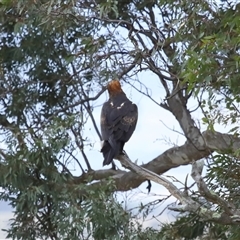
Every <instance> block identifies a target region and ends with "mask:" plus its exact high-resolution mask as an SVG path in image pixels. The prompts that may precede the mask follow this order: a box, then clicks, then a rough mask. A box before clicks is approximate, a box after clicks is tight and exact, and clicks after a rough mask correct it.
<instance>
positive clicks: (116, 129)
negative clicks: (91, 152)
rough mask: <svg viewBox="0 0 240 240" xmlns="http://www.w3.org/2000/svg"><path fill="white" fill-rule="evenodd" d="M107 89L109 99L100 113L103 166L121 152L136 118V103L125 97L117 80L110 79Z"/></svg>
mask: <svg viewBox="0 0 240 240" xmlns="http://www.w3.org/2000/svg"><path fill="white" fill-rule="evenodd" d="M107 89H108V93H109V100H108V101H107V102H105V103H104V104H103V107H102V113H101V132H102V140H103V146H102V149H101V152H102V153H103V156H104V161H103V166H104V165H108V164H110V163H111V162H112V161H113V158H115V157H117V156H118V155H119V154H121V153H122V152H123V147H124V144H125V143H126V142H127V141H128V140H129V139H130V137H131V136H132V134H133V132H134V130H135V127H136V124H137V119H138V109H137V105H136V104H134V103H132V102H131V101H130V100H129V99H128V98H127V97H126V94H125V93H124V92H123V90H122V88H121V85H120V83H119V81H118V80H113V81H111V82H110V83H109V84H108V86H107Z"/></svg>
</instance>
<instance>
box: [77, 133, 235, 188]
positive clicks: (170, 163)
mask: <svg viewBox="0 0 240 240" xmlns="http://www.w3.org/2000/svg"><path fill="white" fill-rule="evenodd" d="M201 136H202V137H201V138H200V141H202V138H203V139H204V142H205V144H204V145H205V148H204V149H202V150H198V149H197V148H196V147H195V146H193V144H192V143H190V142H189V141H186V143H185V144H183V145H182V146H179V147H173V148H170V149H168V150H167V151H165V152H163V153H162V154H160V155H159V156H157V157H156V158H154V159H152V160H151V161H149V162H148V163H147V164H143V165H141V167H143V168H145V169H147V170H150V171H152V172H154V173H156V174H159V175H160V174H162V173H164V172H166V171H168V170H169V169H172V168H175V167H179V166H181V165H187V164H190V163H192V162H194V161H197V160H199V159H202V158H206V157H208V156H209V155H211V154H212V153H213V152H214V151H218V152H225V151H227V152H229V151H230V150H231V151H232V152H233V153H234V152H235V151H236V150H238V149H239V148H240V138H237V137H235V136H233V135H230V134H222V133H220V132H212V131H205V132H203V133H202V134H201ZM107 177H112V178H113V179H114V180H115V183H116V190H117V191H128V190H131V189H134V188H137V187H138V186H139V185H141V184H142V183H143V182H144V181H146V178H143V177H142V176H140V175H139V174H137V173H135V172H132V171H130V172H129V171H122V170H117V171H114V170H112V169H107V170H98V171H92V172H89V173H86V174H84V175H82V176H80V177H75V179H74V183H76V184H78V183H81V182H85V181H86V179H88V178H90V179H91V180H103V179H105V178H107Z"/></svg>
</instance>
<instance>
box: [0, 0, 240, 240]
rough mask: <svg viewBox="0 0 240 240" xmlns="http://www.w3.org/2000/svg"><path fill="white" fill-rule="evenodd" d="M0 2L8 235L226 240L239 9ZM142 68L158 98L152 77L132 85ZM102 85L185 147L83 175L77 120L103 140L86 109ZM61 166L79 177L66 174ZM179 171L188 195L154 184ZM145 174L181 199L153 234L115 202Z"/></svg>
mask: <svg viewBox="0 0 240 240" xmlns="http://www.w3.org/2000/svg"><path fill="white" fill-rule="evenodd" d="M0 4H1V5H0V11H1V14H0V15H1V20H0V21H1V22H0V27H1V31H0V34H1V45H0V63H1V65H0V77H1V79H0V80H1V81H0V92H1V99H0V101H1V104H0V106H1V110H0V111H1V112H0V129H1V141H2V146H1V150H0V156H1V158H0V186H1V189H2V190H1V197H0V198H1V199H2V200H6V201H9V202H10V204H11V205H12V207H13V209H14V211H15V212H14V213H15V216H14V220H13V222H12V225H11V227H10V229H9V230H8V233H9V236H10V237H13V238H17V239H36V238H38V237H40V238H41V239H47V238H50V239H59V238H60V239H65V238H66V239H67V238H68V239H79V238H81V239H91V238H94V239H120V238H121V239H122V238H124V239H146V236H148V237H151V239H154V238H155V239H160V238H161V239H178V238H179V239H181V238H184V239H194V238H196V237H198V236H202V237H203V236H204V237H206V238H207V237H208V238H210V239H214V238H216V239H217V238H221V239H238V236H239V230H238V225H239V221H240V210H239V200H238V198H239V197H238V191H239V187H238V185H239V169H240V167H239V162H238V159H239V150H238V149H239V148H240V138H239V134H238V131H239V130H238V125H237V124H238V121H239V110H238V105H239V101H240V99H239V94H238V93H239V84H238V81H239V80H238V79H239V60H240V58H239V34H240V29H239V26H240V19H239V17H238V16H239V11H240V5H239V4H234V3H231V2H228V1H223V2H221V3H218V2H217V1H216V2H214V1H209V2H208V1H197V0H196V1H187V0H184V1H171V0H166V1H162V0H159V1H156V0H151V1H141V0H134V1H128V0H125V1H100V0H96V1H92V0H89V1H84V0H79V1H74V0H73V1H68V0H66V1H60V0H59V1H37V0H36V1H14V0H12V1H11V0H5V1H2V2H1V3H0ZM145 73H148V74H152V75H154V77H155V78H157V79H158V81H159V84H161V86H162V89H164V91H165V96H164V97H163V101H159V98H160V97H159V98H158V99H155V98H154V97H153V96H151V94H149V91H148V90H149V88H150V87H151V79H150V78H149V80H148V82H146V81H143V80H142V78H141V75H142V74H145ZM149 76H151V75H149ZM113 78H118V79H121V80H122V81H123V82H125V84H129V85H130V86H131V87H133V88H135V89H136V90H137V91H139V92H140V93H142V94H143V96H144V98H149V99H151V101H152V104H157V105H158V106H159V108H163V109H165V110H166V111H168V112H170V113H171V114H172V116H173V117H175V118H176V120H177V121H178V124H179V126H180V127H181V129H182V132H183V134H184V136H185V138H186V142H185V143H184V144H183V145H181V146H175V147H171V148H169V149H168V150H166V151H165V152H164V153H161V152H159V155H158V156H156V157H155V158H154V159H147V161H148V163H147V164H143V165H141V166H140V165H139V166H138V165H136V164H135V163H133V162H131V160H130V159H129V158H128V157H127V156H125V157H121V158H120V159H119V161H120V162H121V163H122V164H123V165H124V167H126V168H128V169H129V170H130V171H127V170H126V169H125V168H121V169H118V170H113V169H104V170H103V169H94V167H93V165H92V163H93V160H92V159H89V156H88V152H87V149H89V148H91V146H92V144H93V143H92V142H91V141H89V139H88V138H87V136H86V127H85V126H86V123H87V122H89V121H91V122H92V125H93V127H94V129H95V134H96V136H98V137H99V139H101V136H100V133H99V129H98V127H97V126H98V124H97V121H98V120H99V119H95V117H94V109H95V101H96V100H97V99H98V98H99V97H100V96H101V95H102V93H103V92H104V91H105V86H106V83H107V81H108V80H109V79H113ZM159 94H160V93H159ZM191 99H194V100H195V101H197V102H198V109H199V110H201V111H202V115H203V117H202V119H200V120H199V121H201V122H202V123H203V124H206V125H207V130H206V131H204V132H201V130H200V128H199V127H198V126H197V124H196V122H195V121H194V120H193V116H192V112H191V111H190V109H189V105H188V103H189V101H190V100H191ZM156 117H157V118H160V116H156ZM217 123H218V124H222V125H223V126H226V125H228V126H229V125H234V124H235V127H233V128H232V129H231V131H230V132H229V133H221V132H217V131H215V130H214V127H215V125H216V124H217ZM94 161H96V159H94ZM97 161H102V156H101V155H100V154H99V159H97ZM204 163H205V164H206V165H207V167H208V171H207V174H206V176H203V175H202V168H203V165H204ZM72 164H75V165H76V166H78V168H79V169H80V171H81V173H80V174H78V175H76V174H74V172H72V171H71V167H72ZM188 164H192V178H193V179H194V181H195V183H196V186H197V191H196V190H193V189H192V188H191V186H187V184H186V186H185V189H184V190H181V189H178V188H177V186H175V185H174V184H173V183H172V182H170V181H169V180H167V179H165V178H163V177H162V176H161V174H163V173H165V172H166V171H168V170H169V169H172V168H176V167H179V166H181V165H188ZM146 180H151V181H153V182H156V183H157V184H160V185H163V186H164V187H166V188H167V189H168V191H169V192H170V194H171V195H172V196H174V197H175V198H176V199H177V200H178V201H179V205H177V206H176V207H174V208H172V210H174V211H178V212H179V211H180V212H181V213H183V214H182V217H181V215H180V218H179V219H178V220H177V221H176V222H174V223H172V224H169V225H164V226H163V227H162V228H161V230H160V229H158V231H157V230H153V229H143V228H141V226H140V225H138V223H137V222H136V221H135V222H134V218H133V215H132V214H131V213H130V212H126V211H125V210H124V209H123V208H122V206H121V205H120V204H119V203H118V202H117V201H116V199H115V197H114V196H115V195H114V193H115V192H118V191H128V190H131V189H135V188H137V187H138V186H140V184H142V183H143V182H144V181H146ZM182 229H184V230H185V231H182Z"/></svg>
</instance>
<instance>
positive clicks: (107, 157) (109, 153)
mask: <svg viewBox="0 0 240 240" xmlns="http://www.w3.org/2000/svg"><path fill="white" fill-rule="evenodd" d="M121 148H122V147H121V144H120V143H118V144H114V146H112V145H111V144H110V143H109V142H108V141H104V143H103V147H102V149H101V152H102V153H103V157H104V161H103V166H105V165H109V164H110V163H112V161H113V158H114V157H116V156H118V155H119V154H120V152H121V151H122V149H121Z"/></svg>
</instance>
